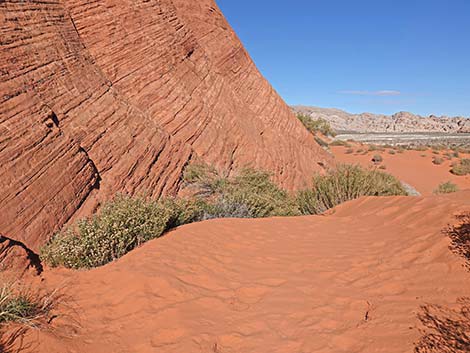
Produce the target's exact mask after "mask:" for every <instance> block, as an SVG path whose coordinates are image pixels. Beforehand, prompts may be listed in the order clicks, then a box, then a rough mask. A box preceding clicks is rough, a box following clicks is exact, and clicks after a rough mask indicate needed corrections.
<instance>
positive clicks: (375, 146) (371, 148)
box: [369, 145, 379, 152]
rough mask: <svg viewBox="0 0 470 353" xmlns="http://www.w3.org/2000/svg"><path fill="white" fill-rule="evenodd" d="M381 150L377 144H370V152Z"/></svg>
mask: <svg viewBox="0 0 470 353" xmlns="http://www.w3.org/2000/svg"><path fill="white" fill-rule="evenodd" d="M378 150H379V146H377V145H370V146H369V152H374V151H378Z"/></svg>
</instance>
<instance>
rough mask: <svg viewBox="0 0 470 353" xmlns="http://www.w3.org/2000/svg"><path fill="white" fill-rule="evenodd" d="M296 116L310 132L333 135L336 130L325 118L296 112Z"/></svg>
mask: <svg viewBox="0 0 470 353" xmlns="http://www.w3.org/2000/svg"><path fill="white" fill-rule="evenodd" d="M297 118H298V119H299V120H300V121H301V122H302V124H303V125H304V126H305V127H306V129H307V130H308V131H310V132H311V133H312V134H315V133H317V132H319V133H321V134H323V135H324V136H331V137H335V136H336V132H335V130H333V128H332V127H331V125H330V123H329V122H328V121H326V120H325V119H321V118H320V119H313V118H312V117H310V116H308V115H304V114H298V115H297Z"/></svg>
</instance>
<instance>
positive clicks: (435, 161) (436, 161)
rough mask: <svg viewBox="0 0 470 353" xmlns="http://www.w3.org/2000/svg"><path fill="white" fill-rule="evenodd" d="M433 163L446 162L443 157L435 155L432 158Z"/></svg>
mask: <svg viewBox="0 0 470 353" xmlns="http://www.w3.org/2000/svg"><path fill="white" fill-rule="evenodd" d="M432 163H433V164H436V165H441V164H442V163H444V160H443V159H442V158H441V157H434V158H433V159H432Z"/></svg>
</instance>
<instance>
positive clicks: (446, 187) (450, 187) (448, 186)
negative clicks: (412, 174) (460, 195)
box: [434, 181, 459, 194]
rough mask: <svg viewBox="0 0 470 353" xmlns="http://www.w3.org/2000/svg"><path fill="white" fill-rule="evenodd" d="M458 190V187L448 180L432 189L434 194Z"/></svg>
mask: <svg viewBox="0 0 470 353" xmlns="http://www.w3.org/2000/svg"><path fill="white" fill-rule="evenodd" d="M457 191H459V187H458V186H457V185H456V184H454V183H452V182H450V181H448V182H446V183H442V184H440V185H439V186H438V187H437V189H436V190H434V193H435V194H450V193H453V192H457Z"/></svg>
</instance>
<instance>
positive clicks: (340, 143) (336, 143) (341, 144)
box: [330, 140, 351, 148]
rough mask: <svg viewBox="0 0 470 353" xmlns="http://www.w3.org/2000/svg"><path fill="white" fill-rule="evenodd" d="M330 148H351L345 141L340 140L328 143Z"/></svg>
mask: <svg viewBox="0 0 470 353" xmlns="http://www.w3.org/2000/svg"><path fill="white" fill-rule="evenodd" d="M330 146H342V147H348V148H349V147H351V144H349V143H348V142H346V141H342V140H334V141H333V142H331V143H330Z"/></svg>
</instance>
